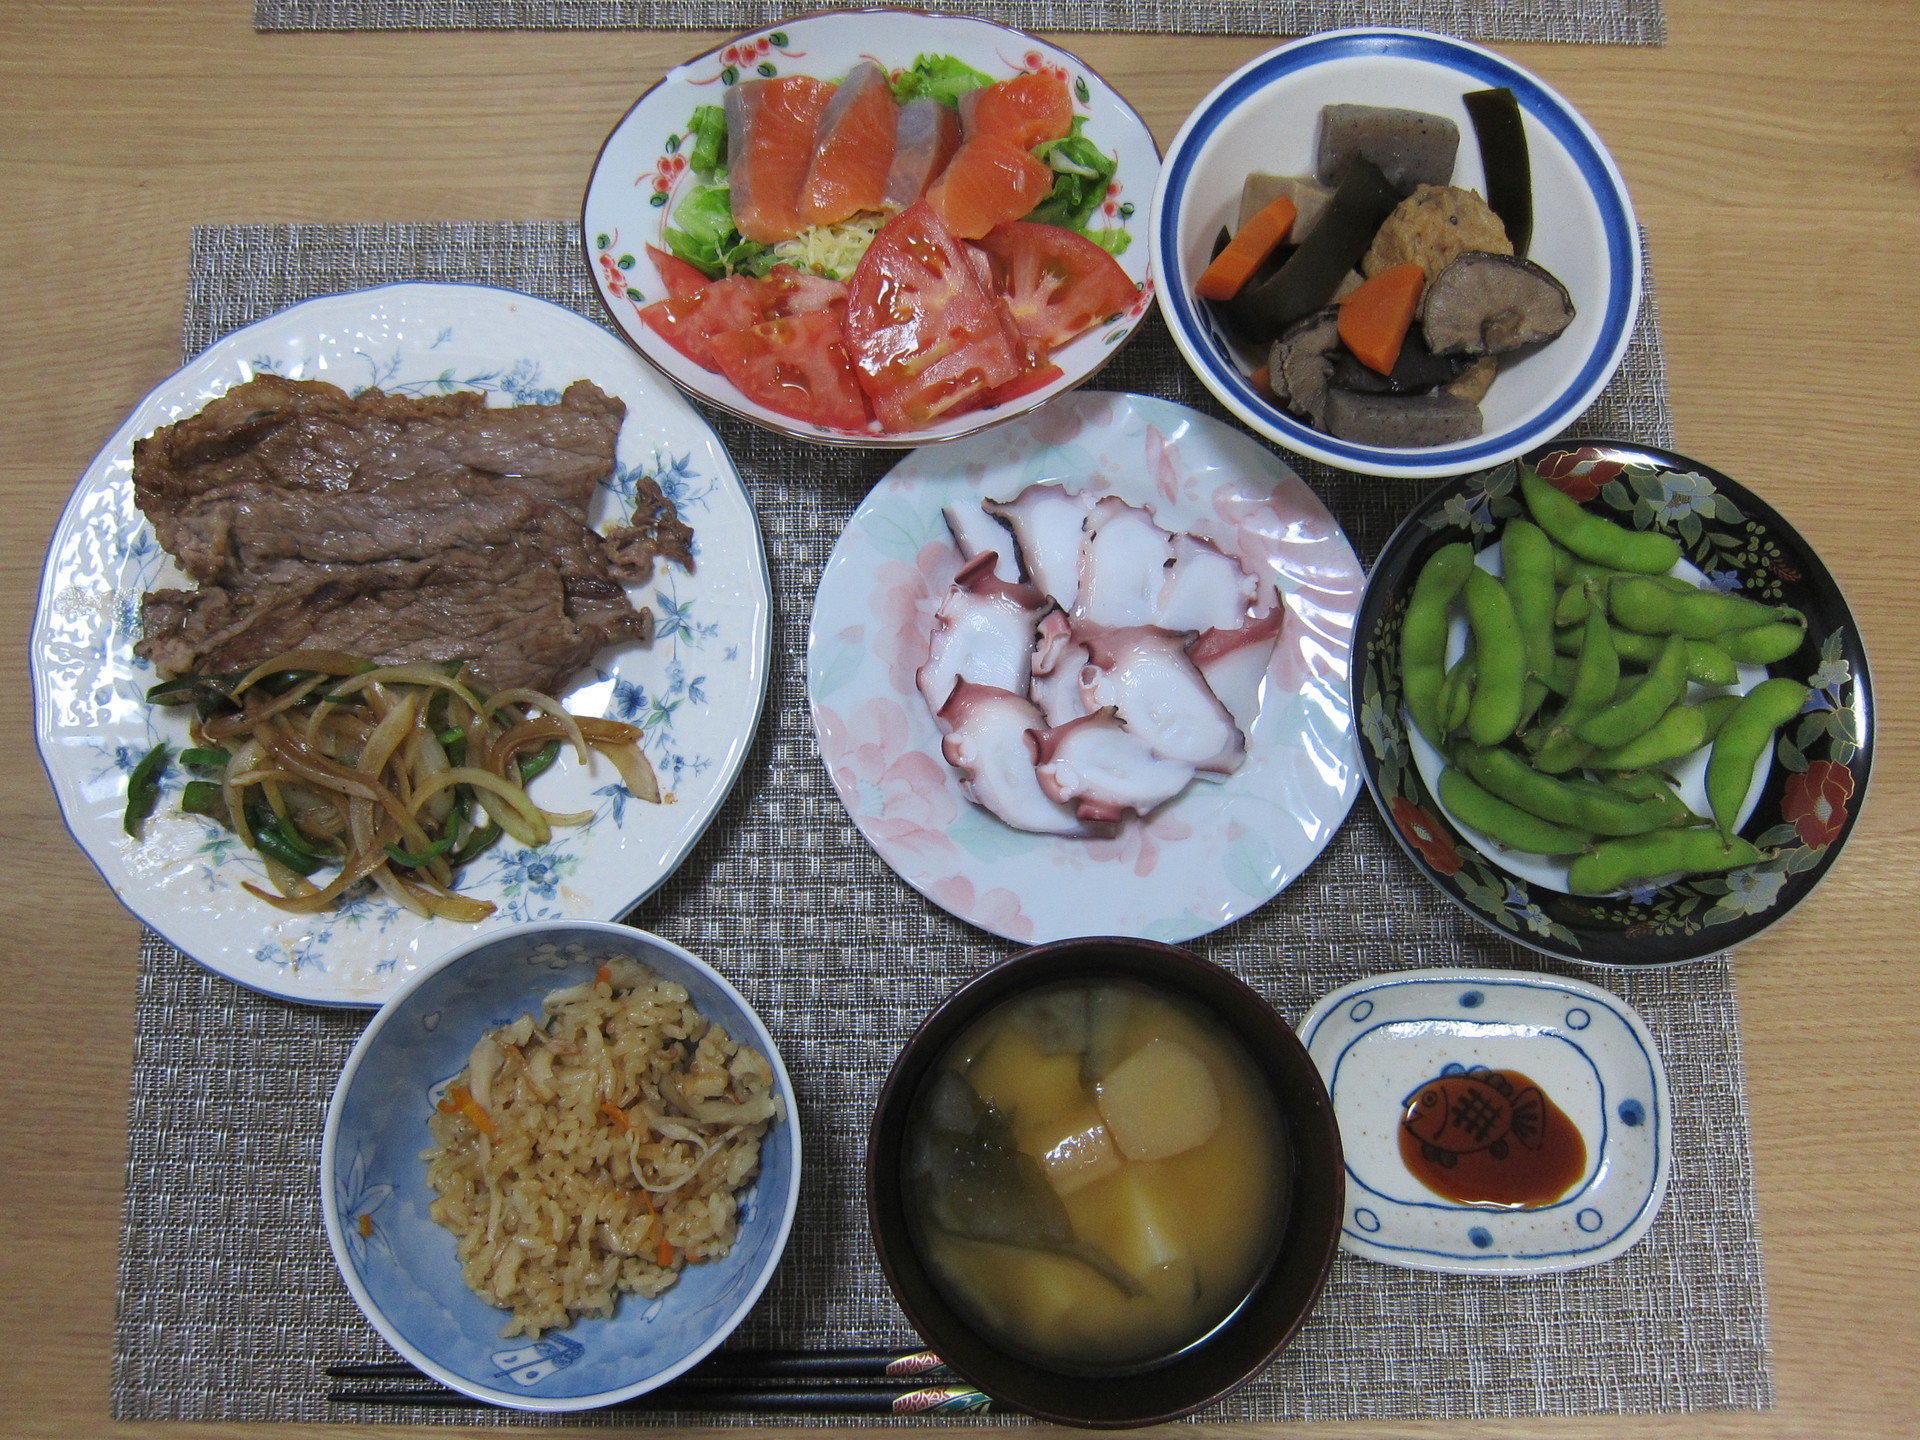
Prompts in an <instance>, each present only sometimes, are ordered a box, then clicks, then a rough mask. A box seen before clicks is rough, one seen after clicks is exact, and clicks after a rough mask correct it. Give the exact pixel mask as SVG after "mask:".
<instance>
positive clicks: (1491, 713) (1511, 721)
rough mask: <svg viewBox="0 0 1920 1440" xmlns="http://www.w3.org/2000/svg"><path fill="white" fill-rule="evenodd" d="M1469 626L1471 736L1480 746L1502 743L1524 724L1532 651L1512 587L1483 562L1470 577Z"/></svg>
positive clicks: (1469, 728) (1469, 727)
mask: <svg viewBox="0 0 1920 1440" xmlns="http://www.w3.org/2000/svg"><path fill="white" fill-rule="evenodd" d="M1467 624H1468V625H1469V626H1471V627H1472V629H1473V653H1474V657H1475V658H1474V667H1475V668H1474V677H1473V702H1472V704H1471V705H1469V706H1468V708H1467V734H1468V735H1470V736H1472V737H1473V743H1474V744H1476V745H1498V744H1499V743H1500V742H1501V741H1502V740H1504V739H1506V738H1507V737H1508V736H1509V735H1511V734H1513V732H1514V731H1515V730H1518V729H1519V728H1520V715H1521V706H1522V704H1523V703H1524V699H1525V695H1524V691H1525V686H1526V679H1527V649H1526V643H1525V642H1524V641H1523V640H1522V639H1521V637H1520V621H1519V619H1518V617H1517V616H1515V614H1514V612H1513V599H1512V597H1511V596H1510V595H1508V593H1507V587H1506V586H1505V585H1502V584H1501V583H1500V581H1499V580H1497V579H1496V578H1495V577H1494V576H1492V575H1490V574H1489V573H1488V572H1486V571H1485V570H1482V569H1481V568H1480V567H1479V566H1477V565H1476V566H1475V567H1474V568H1473V571H1472V573H1470V574H1469V575H1468V576H1467Z"/></svg>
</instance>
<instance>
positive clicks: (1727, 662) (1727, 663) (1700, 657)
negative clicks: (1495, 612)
mask: <svg viewBox="0 0 1920 1440" xmlns="http://www.w3.org/2000/svg"><path fill="white" fill-rule="evenodd" d="M1720 638H1721V639H1722V640H1725V639H1727V638H1729V637H1727V636H1724V635H1723V636H1721V637H1720ZM1665 644H1666V641H1665V639H1664V638H1663V637H1660V636H1656V635H1638V634H1635V633H1634V632H1633V631H1631V630H1616V631H1614V632H1613V647H1614V650H1615V652H1616V653H1618V655H1619V656H1620V658H1621V659H1622V660H1625V661H1627V662H1628V663H1629V664H1633V665H1651V664H1653V662H1654V661H1656V660H1658V659H1659V658H1660V650H1661V647H1662V646H1664V645H1665ZM1553 648H1554V649H1555V650H1557V651H1558V652H1559V653H1560V654H1562V655H1578V654H1579V653H1580V634H1579V632H1577V631H1569V630H1563V631H1560V632H1559V633H1557V634H1556V635H1555V636H1554V637H1553ZM1789 653H1791V652H1789ZM1741 663H1742V664H1745V663H1748V662H1745V661H1743V662H1741ZM1687 679H1689V680H1692V681H1694V682H1696V683H1697V684H1701V685H1732V684H1734V683H1735V682H1737V681H1738V680H1739V679H1740V671H1739V668H1738V667H1737V666H1736V665H1735V664H1734V663H1733V657H1732V656H1730V655H1729V654H1728V653H1727V652H1726V651H1725V650H1724V649H1722V648H1721V646H1720V645H1719V644H1717V643H1715V642H1714V641H1712V640H1689V641H1687Z"/></svg>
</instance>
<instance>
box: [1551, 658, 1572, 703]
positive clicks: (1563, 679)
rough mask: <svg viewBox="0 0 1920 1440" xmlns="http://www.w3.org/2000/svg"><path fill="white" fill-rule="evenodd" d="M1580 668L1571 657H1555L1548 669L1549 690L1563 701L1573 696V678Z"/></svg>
mask: <svg viewBox="0 0 1920 1440" xmlns="http://www.w3.org/2000/svg"><path fill="white" fill-rule="evenodd" d="M1579 668H1580V666H1579V662H1577V661H1576V660H1575V659H1574V658H1573V657H1572V656H1571V655H1555V656H1554V657H1553V663H1552V664H1550V665H1549V666H1548V667H1547V675H1546V680H1547V688H1548V689H1549V690H1551V691H1552V692H1553V693H1554V694H1556V695H1558V696H1559V697H1560V698H1561V699H1562V700H1564V699H1566V698H1567V696H1569V695H1571V694H1573V677H1574V675H1575V673H1576V672H1578V670H1579Z"/></svg>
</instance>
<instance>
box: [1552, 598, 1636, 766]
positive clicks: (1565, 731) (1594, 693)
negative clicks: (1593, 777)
mask: <svg viewBox="0 0 1920 1440" xmlns="http://www.w3.org/2000/svg"><path fill="white" fill-rule="evenodd" d="M1582 642H1583V643H1582V644H1581V646H1580V660H1579V664H1578V665H1577V666H1576V667H1575V669H1574V674H1573V692H1572V693H1571V694H1570V695H1568V697H1567V703H1566V704H1565V705H1563V706H1561V707H1560V713H1559V715H1558V716H1556V717H1555V719H1554V722H1553V726H1552V728H1551V729H1550V730H1549V731H1548V732H1547V734H1546V735H1545V736H1544V737H1543V738H1542V740H1541V742H1540V745H1539V748H1538V749H1536V750H1535V751H1534V756H1533V763H1534V767H1535V768H1536V769H1538V770H1542V771H1544V772H1546V773H1547V774H1549V775H1558V774H1561V773H1562V772H1564V771H1567V770H1571V769H1572V768H1573V767H1574V766H1576V765H1578V764H1579V763H1580V760H1581V757H1583V756H1584V755H1585V754H1586V753H1587V749H1588V746H1587V745H1586V744H1585V743H1584V742H1583V741H1582V740H1580V739H1579V737H1578V736H1576V735H1575V734H1574V729H1575V727H1576V726H1578V725H1579V724H1580V722H1581V721H1583V720H1585V719H1586V718H1587V717H1588V716H1589V715H1592V714H1594V713H1595V712H1596V711H1598V710H1599V709H1601V707H1603V706H1605V705H1606V704H1608V703H1609V702H1610V701H1611V700H1612V699H1613V692H1614V689H1615V687H1616V686H1618V685H1619V683H1620V657H1619V655H1617V654H1616V653H1615V652H1614V648H1613V627H1612V626H1610V625H1608V624H1607V617H1606V614H1605V613H1604V612H1603V611H1602V610H1601V609H1600V608H1599V607H1598V606H1595V607H1594V608H1593V609H1591V610H1590V611H1588V612H1587V623H1586V626H1585V627H1584V630H1583V632H1582Z"/></svg>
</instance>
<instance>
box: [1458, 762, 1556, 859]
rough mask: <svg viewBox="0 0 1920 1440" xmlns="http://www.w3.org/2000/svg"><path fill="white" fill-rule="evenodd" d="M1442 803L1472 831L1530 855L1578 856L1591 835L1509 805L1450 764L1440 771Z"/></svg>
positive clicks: (1507, 847) (1509, 848) (1510, 848)
mask: <svg viewBox="0 0 1920 1440" xmlns="http://www.w3.org/2000/svg"><path fill="white" fill-rule="evenodd" d="M1440 803H1441V804H1442V805H1444V806H1446V808H1447V811H1448V813H1450V814H1451V815H1452V816H1453V817H1454V818H1455V819H1456V820H1458V821H1459V822H1460V823H1461V824H1462V825H1464V826H1466V827H1467V828H1468V829H1469V830H1476V831H1478V832H1479V833H1480V834H1482V835H1484V836H1486V837H1487V838H1488V839H1489V840H1492V841H1494V842H1495V843H1496V844H1499V845H1501V846H1503V847H1505V848H1506V849H1508V850H1524V851H1526V852H1527V853H1528V854H1530V855H1578V854H1580V853H1581V852H1582V851H1583V850H1586V849H1587V848H1588V847H1589V846H1590V845H1591V844H1592V837H1591V836H1590V835H1586V834H1583V833H1582V832H1580V831H1578V830H1573V829H1570V828H1568V827H1567V826H1565V825H1555V824H1554V823H1553V822H1552V821H1550V820H1542V819H1541V818H1540V817H1539V816H1538V815H1532V814H1529V813H1528V812H1527V811H1525V810H1522V809H1521V808H1520V807H1519V806H1518V805H1514V804H1510V803H1509V802H1507V801H1505V800H1502V799H1501V798H1500V797H1499V796H1497V795H1489V794H1488V793H1487V792H1486V791H1485V790H1483V789H1481V788H1480V787H1479V786H1478V785H1476V784H1474V782H1473V781H1472V780H1470V779H1468V778H1467V777H1466V776H1465V775H1463V774H1462V773H1461V772H1460V771H1458V770H1455V769H1454V768H1453V767H1452V766H1448V767H1447V768H1446V769H1445V770H1442V771H1441V772H1440Z"/></svg>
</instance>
